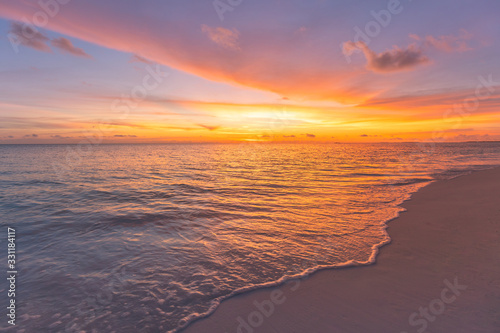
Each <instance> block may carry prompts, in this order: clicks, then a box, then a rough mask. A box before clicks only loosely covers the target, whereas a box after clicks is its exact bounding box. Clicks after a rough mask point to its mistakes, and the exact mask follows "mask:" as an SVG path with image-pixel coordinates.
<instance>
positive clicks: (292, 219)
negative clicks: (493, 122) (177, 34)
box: [0, 142, 500, 333]
mask: <svg viewBox="0 0 500 333" xmlns="http://www.w3.org/2000/svg"><path fill="white" fill-rule="evenodd" d="M497 165H500V143H498V142H489V143H488V142H483V143H436V144H431V143H427V144H424V143H376V144H343V143H336V144H278V143H242V144H136V145H106V144H101V145H87V146H78V145H0V184H1V186H0V216H2V219H1V224H2V230H3V231H2V234H3V236H2V238H3V239H4V240H6V239H7V228H8V227H10V228H14V229H15V230H16V262H17V270H18V274H17V284H16V288H17V289H16V307H17V321H16V327H20V328H23V329H25V332H81V331H86V332H93V331H95V332H113V331H115V332H120V333H125V332H177V331H179V330H181V329H182V328H183V327H186V325H188V324H189V323H190V322H191V321H193V320H195V319H196V318H199V317H201V316H204V315H207V314H209V313H211V312H213V311H214V309H215V308H216V307H217V305H218V304H219V303H220V302H221V301H222V300H224V299H226V298H228V297H231V296H233V295H235V294H238V293H241V292H244V291H247V290H252V289H255V288H261V287H263V286H269V285H275V284H279V283H282V282H283V281H286V280H288V279H292V278H297V277H303V276H306V275H307V274H311V273H312V272H314V271H316V270H319V269H323V268H330V267H342V266H352V265H366V264H370V263H373V262H374V260H375V258H376V254H377V249H378V247H380V246H381V245H383V244H386V243H387V242H389V241H390V238H389V236H388V234H387V233H386V231H385V229H386V222H387V221H389V220H391V219H393V218H394V217H396V216H397V215H398V213H399V212H401V211H402V208H400V207H399V206H398V205H399V204H401V203H402V202H403V201H404V200H407V199H409V198H410V197H411V194H412V193H414V192H415V191H417V190H418V189H419V188H421V187H422V186H425V185H427V184H429V182H431V181H434V180H437V179H448V178H453V177H456V176H460V175H462V174H467V173H469V172H471V171H473V170H479V169H486V168H491V167H493V166H497ZM394 223H397V221H395V222H394ZM2 244H6V242H4V241H2ZM5 249H6V247H5V246H4V251H1V253H0V257H1V259H0V260H2V263H7V252H6V250H5ZM8 288H9V286H8V284H7V281H6V280H5V279H2V280H1V282H0V292H1V293H2V294H4V293H6V291H7V289H8ZM6 299H7V298H6V297H4V298H3V299H2V301H1V302H3V303H1V306H2V307H3V306H7V303H6ZM3 309H5V307H4V308H3ZM4 311H5V310H4ZM7 331H8V332H11V331H12V332H14V331H16V328H15V327H13V328H11V329H8V330H7ZM16 332H17V331H16Z"/></svg>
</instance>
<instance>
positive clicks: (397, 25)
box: [0, 0, 500, 144]
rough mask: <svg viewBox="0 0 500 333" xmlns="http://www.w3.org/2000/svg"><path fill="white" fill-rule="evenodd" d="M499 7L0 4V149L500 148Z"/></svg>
mask: <svg viewBox="0 0 500 333" xmlns="http://www.w3.org/2000/svg"><path fill="white" fill-rule="evenodd" d="M498 17H500V2H498V1H496V0H479V1H478V0H476V1H472V0H471V1H468V0H460V1H457V0H442V1H423V0H421V1H420V0H419V1H417V0H413V1H412V0H401V1H399V0H388V1H378V0H365V1H361V0H353V1H340V0H330V1H328V0H288V1H285V0H252V1H250V0H215V1H214V0H198V1H186V0H168V1H167V0H162V1H160V0H143V1H130V0H121V1H118V0H107V1H102V0H85V1H83V0H17V1H7V0H0V144H8V143H79V142H82V140H89V138H91V137H92V138H96V137H98V138H99V140H100V142H101V141H102V142H109V143H132V142H138V143H139V142H141V143H148V142H241V141H262V142H267V141H271V142H377V141H381V142H406V141H429V140H432V141H447V142H451V141H490V140H500V66H499V65H498V59H499V58H500V45H499V41H500V39H499V37H500V23H499V21H498Z"/></svg>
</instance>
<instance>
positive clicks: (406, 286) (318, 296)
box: [183, 169, 500, 333]
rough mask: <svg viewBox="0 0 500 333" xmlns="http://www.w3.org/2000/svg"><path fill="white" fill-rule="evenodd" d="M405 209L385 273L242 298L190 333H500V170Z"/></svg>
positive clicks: (444, 184)
mask: <svg viewBox="0 0 500 333" xmlns="http://www.w3.org/2000/svg"><path fill="white" fill-rule="evenodd" d="M403 207H405V208H406V209H407V212H403V213H401V216H400V217H399V218H397V219H395V220H393V221H391V222H390V223H389V228H388V232H389V235H390V237H391V238H392V242H391V244H389V245H386V246H384V247H383V248H381V249H380V254H379V255H378V257H377V262H376V264H374V265H371V266H363V267H352V268H342V269H329V270H323V271H320V272H317V273H316V274H313V275H312V276H310V277H309V278H307V279H304V280H300V281H299V280H296V281H292V282H290V283H287V284H286V285H283V286H279V287H275V288H267V289H260V290H256V291H253V292H249V293H246V294H242V295H239V296H236V297H233V298H231V299H228V300H226V301H224V302H222V304H221V305H220V307H219V308H218V309H217V310H216V311H215V313H214V314H212V315H211V316H209V317H207V318H204V319H201V320H198V321H196V322H194V323H193V324H192V325H190V326H189V327H188V328H187V329H186V330H185V331H184V332H183V333H233V332H239V333H253V332H255V333H266V332H279V333H293V332H300V333H306V332H307V333H316V332H321V333H322V332H353V333H365V332H366V333H373V332H374V333H379V332H380V333H390V332H394V333H401V332H408V333H411V332H420V333H422V332H433V333H435V332H446V333H448V332H449V333H458V332H463V333H478V332H488V333H493V332H500V169H494V170H486V171H479V172H475V173H473V174H470V175H467V176H462V177H459V178H455V179H452V180H447V181H438V182H435V183H433V184H431V185H429V186H427V187H425V188H423V189H421V190H420V191H419V192H418V193H416V194H414V195H413V198H412V199H411V200H410V201H407V202H405V203H404V204H403ZM256 302H257V304H261V305H260V306H259V307H261V310H260V311H259V310H258V307H257V306H256ZM271 304H272V305H271ZM257 311H258V312H257ZM238 320H239V321H238ZM410 321H411V323H410ZM252 325H253V326H252Z"/></svg>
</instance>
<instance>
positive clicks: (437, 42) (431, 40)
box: [410, 29, 473, 53]
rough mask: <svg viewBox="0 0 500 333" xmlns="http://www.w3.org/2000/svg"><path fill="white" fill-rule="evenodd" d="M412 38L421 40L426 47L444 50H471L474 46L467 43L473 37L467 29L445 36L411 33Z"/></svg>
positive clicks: (449, 51)
mask: <svg viewBox="0 0 500 333" xmlns="http://www.w3.org/2000/svg"><path fill="white" fill-rule="evenodd" d="M410 37H411V38H413V39H415V40H417V41H420V42H422V43H423V45H425V46H426V47H430V48H435V49H437V50H439V51H443V52H448V53H451V52H465V51H470V50H472V48H471V47H470V46H469V45H468V44H467V41H468V40H470V39H472V37H473V35H472V34H471V33H469V32H468V31H467V30H465V29H462V30H460V33H459V34H458V35H457V36H455V35H445V36H438V37H434V36H430V35H428V36H425V37H420V36H418V35H414V34H412V35H410Z"/></svg>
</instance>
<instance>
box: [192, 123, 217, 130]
mask: <svg viewBox="0 0 500 333" xmlns="http://www.w3.org/2000/svg"><path fill="white" fill-rule="evenodd" d="M196 125H198V126H200V127H203V128H206V129H207V130H209V131H215V130H216V129H219V128H220V126H210V125H204V124H196Z"/></svg>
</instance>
